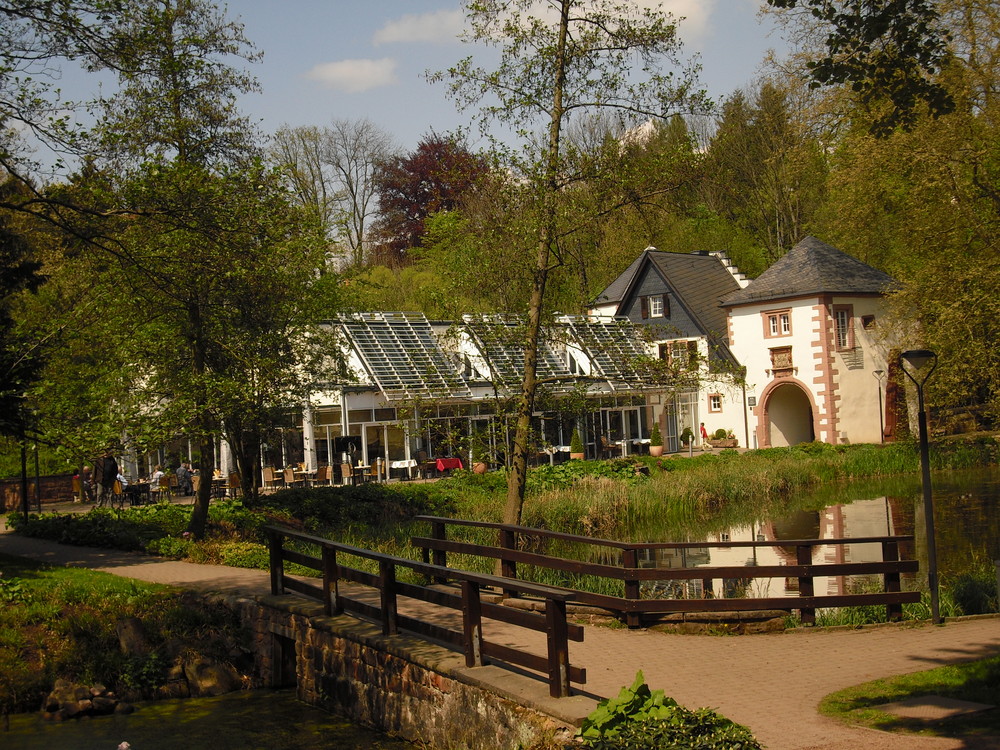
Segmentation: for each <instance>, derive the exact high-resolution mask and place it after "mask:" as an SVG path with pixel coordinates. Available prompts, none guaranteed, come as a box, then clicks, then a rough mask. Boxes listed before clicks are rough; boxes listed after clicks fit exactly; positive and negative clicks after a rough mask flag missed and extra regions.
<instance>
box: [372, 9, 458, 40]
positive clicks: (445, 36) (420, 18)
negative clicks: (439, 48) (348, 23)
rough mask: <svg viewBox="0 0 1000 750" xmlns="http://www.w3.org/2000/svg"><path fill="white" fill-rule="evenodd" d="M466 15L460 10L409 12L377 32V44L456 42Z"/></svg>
mask: <svg viewBox="0 0 1000 750" xmlns="http://www.w3.org/2000/svg"><path fill="white" fill-rule="evenodd" d="M464 25H465V16H464V15H463V14H462V11H460V10H438V11H435V12H433V13H408V14H407V15H405V16H402V17H400V18H397V19H396V20H394V21H389V22H388V23H386V24H385V26H383V27H382V28H381V29H379V30H378V31H376V32H375V36H374V38H373V39H372V41H373V42H374V43H375V44H390V43H392V42H431V43H435V44H441V43H447V42H454V41H455V39H456V37H458V35H459V34H461V33H462V29H463V28H464Z"/></svg>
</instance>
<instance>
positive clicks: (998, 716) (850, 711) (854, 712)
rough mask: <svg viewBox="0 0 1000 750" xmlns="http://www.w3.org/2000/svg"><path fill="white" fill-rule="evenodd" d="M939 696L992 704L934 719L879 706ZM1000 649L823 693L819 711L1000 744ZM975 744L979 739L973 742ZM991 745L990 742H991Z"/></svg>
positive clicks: (883, 726)
mask: <svg viewBox="0 0 1000 750" xmlns="http://www.w3.org/2000/svg"><path fill="white" fill-rule="evenodd" d="M923 696H942V697H945V698H953V699H956V700H962V701H970V702H972V703H984V704H988V705H992V706H995V708H993V709H992V710H989V711H984V712H981V713H976V714H969V715H964V716H958V717H954V718H950V719H941V720H938V721H930V722H929V721H924V720H919V719H912V718H906V717H902V716H898V715H896V714H892V713H886V712H885V711H881V710H879V708H878V707H879V706H882V705H884V704H886V703H894V702H897V701H903V700H907V699H908V698H920V697H923ZM998 704H1000V655H997V656H993V657H990V658H987V659H982V660H979V661H972V662H967V663H964V664H955V665H951V666H947V667H937V668H936V669H931V670H928V671H926V672H914V673H912V674H907V675H901V676H899V677H893V678H889V679H884V680H874V681H873V682H866V683H864V684H862V685H857V686H855V687H852V688H848V689H846V690H841V691H840V692H837V693H833V694H832V695H828V696H827V697H826V698H824V699H823V701H822V702H821V703H820V711H821V712H822V713H824V714H826V715H827V716H831V717H833V718H835V719H839V720H840V721H843V722H845V723H848V724H854V725H860V726H865V727H870V728H872V729H880V730H882V731H887V732H915V733H919V734H924V735H934V736H940V737H955V738H962V739H968V740H970V741H971V740H975V739H980V740H981V739H984V738H993V739H996V740H997V742H998V744H1000V707H996V706H998ZM973 746H978V745H973ZM991 746H992V745H991Z"/></svg>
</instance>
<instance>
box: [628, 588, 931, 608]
mask: <svg viewBox="0 0 1000 750" xmlns="http://www.w3.org/2000/svg"><path fill="white" fill-rule="evenodd" d="M919 601H920V592H919V591H898V592H882V593H873V594H844V595H841V596H809V597H803V596H786V597H772V598H768V599H642V600H639V601H627V602H625V605H626V607H627V609H625V610H624V611H626V612H628V611H632V612H646V613H654V612H658V613H660V614H669V613H671V612H728V611H730V610H732V611H734V612H736V611H740V612H745V611H752V610H767V609H784V610H788V609H801V608H802V607H814V608H820V607H851V606H863V605H870V604H897V603H898V604H907V603H913V602H919Z"/></svg>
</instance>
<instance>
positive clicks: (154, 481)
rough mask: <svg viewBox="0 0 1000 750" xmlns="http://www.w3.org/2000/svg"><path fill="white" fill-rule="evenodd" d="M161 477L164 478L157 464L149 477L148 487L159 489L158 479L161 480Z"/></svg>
mask: <svg viewBox="0 0 1000 750" xmlns="http://www.w3.org/2000/svg"><path fill="white" fill-rule="evenodd" d="M163 476H164V474H163V469H162V468H160V465H159V464H157V465H156V466H155V467H154V468H153V473H152V474H150V475H149V484H150V486H151V487H159V485H160V479H162V478H163Z"/></svg>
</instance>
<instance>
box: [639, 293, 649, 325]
mask: <svg viewBox="0 0 1000 750" xmlns="http://www.w3.org/2000/svg"><path fill="white" fill-rule="evenodd" d="M639 308H640V309H641V310H642V319H643V320H645V319H646V318H648V317H649V298H647V297H640V298H639Z"/></svg>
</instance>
